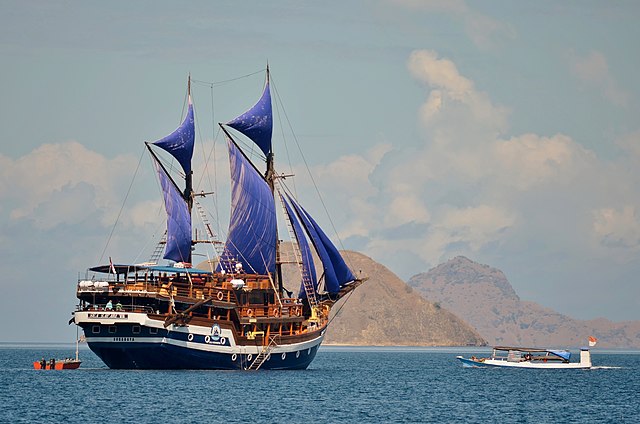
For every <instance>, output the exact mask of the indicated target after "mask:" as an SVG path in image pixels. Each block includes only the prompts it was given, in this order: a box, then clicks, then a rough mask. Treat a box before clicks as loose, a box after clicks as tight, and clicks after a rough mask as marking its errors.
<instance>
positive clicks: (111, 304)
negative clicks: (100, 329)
mask: <svg viewBox="0 0 640 424" xmlns="http://www.w3.org/2000/svg"><path fill="white" fill-rule="evenodd" d="M104 309H106V310H107V311H111V310H112V309H113V303H111V300H109V301H108V302H107V304H106V305H105V307H104Z"/></svg>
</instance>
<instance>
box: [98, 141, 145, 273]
mask: <svg viewBox="0 0 640 424" xmlns="http://www.w3.org/2000/svg"><path fill="white" fill-rule="evenodd" d="M143 156H144V148H143V149H142V153H141V154H140V159H138V166H136V170H135V172H134V173H133V178H131V182H130V183H129V189H127V194H126V195H125V196H124V201H123V202H122V206H120V211H119V212H118V216H117V217H116V222H114V223H113V228H111V232H110V233H109V237H108V238H107V242H106V243H105V245H104V249H102V253H101V254H100V259H99V260H98V263H102V258H104V254H105V252H106V251H107V248H108V247H109V243H110V242H111V237H112V236H113V232H114V231H115V229H116V226H117V225H118V221H119V220H120V215H122V211H123V210H124V205H125V204H126V203H127V199H128V198H129V193H131V187H133V182H134V181H135V179H136V176H137V175H138V169H140V163H141V162H142V157H143Z"/></svg>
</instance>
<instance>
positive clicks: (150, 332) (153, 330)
mask: <svg viewBox="0 0 640 424" xmlns="http://www.w3.org/2000/svg"><path fill="white" fill-rule="evenodd" d="M149 334H158V329H157V328H150V329H149Z"/></svg>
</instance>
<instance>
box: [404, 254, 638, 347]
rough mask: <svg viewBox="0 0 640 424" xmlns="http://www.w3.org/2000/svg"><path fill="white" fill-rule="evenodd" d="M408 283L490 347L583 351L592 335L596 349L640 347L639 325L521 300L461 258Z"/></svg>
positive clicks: (495, 274) (491, 272)
mask: <svg viewBox="0 0 640 424" xmlns="http://www.w3.org/2000/svg"><path fill="white" fill-rule="evenodd" d="M408 284H409V285H410V286H411V287H413V288H414V289H415V290H416V291H418V292H419V293H421V294H422V295H423V296H424V297H425V299H427V300H429V301H432V302H437V303H439V304H440V305H442V306H443V307H445V308H447V309H449V310H450V311H451V312H453V313H454V314H456V315H457V316H459V317H460V318H462V319H463V320H465V321H466V322H467V323H468V324H469V325H471V326H472V327H473V328H475V329H476V330H477V331H478V332H479V333H480V335H482V337H484V338H485V339H486V340H487V341H488V342H489V344H492V345H500V344H502V345H509V344H513V345H520V346H542V347H544V346H567V347H571V346H583V345H584V344H585V343H586V340H587V337H588V336H590V335H593V336H595V337H597V338H598V346H599V347H616V348H639V347H640V321H627V322H619V323H616V322H612V321H609V320H607V319H604V318H599V319H595V320H588V321H585V320H577V319H573V318H571V317H568V316H566V315H563V314H560V313H558V312H556V311H553V310H551V309H549V308H545V307H543V306H541V305H539V304H537V303H535V302H528V301H523V300H521V299H520V297H519V296H518V295H517V293H516V292H515V291H514V289H513V287H512V286H511V284H510V283H509V281H508V280H507V278H506V277H505V275H504V274H503V273H502V271H500V270H498V269H496V268H492V267H490V266H488V265H481V264H478V263H476V262H473V261H472V260H470V259H468V258H466V257H463V256H458V257H455V258H453V259H450V260H449V261H447V262H446V263H443V264H441V265H438V266H437V267H435V268H433V269H431V270H429V271H428V272H426V273H421V274H417V275H414V276H413V277H411V278H410V279H409V281H408Z"/></svg>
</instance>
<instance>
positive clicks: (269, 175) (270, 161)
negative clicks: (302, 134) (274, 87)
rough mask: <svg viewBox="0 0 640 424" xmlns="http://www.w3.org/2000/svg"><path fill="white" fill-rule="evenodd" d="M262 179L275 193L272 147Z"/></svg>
mask: <svg viewBox="0 0 640 424" xmlns="http://www.w3.org/2000/svg"><path fill="white" fill-rule="evenodd" d="M267 85H269V64H268V63H267ZM264 179H265V180H267V183H268V184H269V187H270V188H271V192H272V193H273V192H275V183H274V179H275V171H274V169H273V145H272V147H271V148H270V149H269V153H268V154H267V171H266V172H265V174H264Z"/></svg>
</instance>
